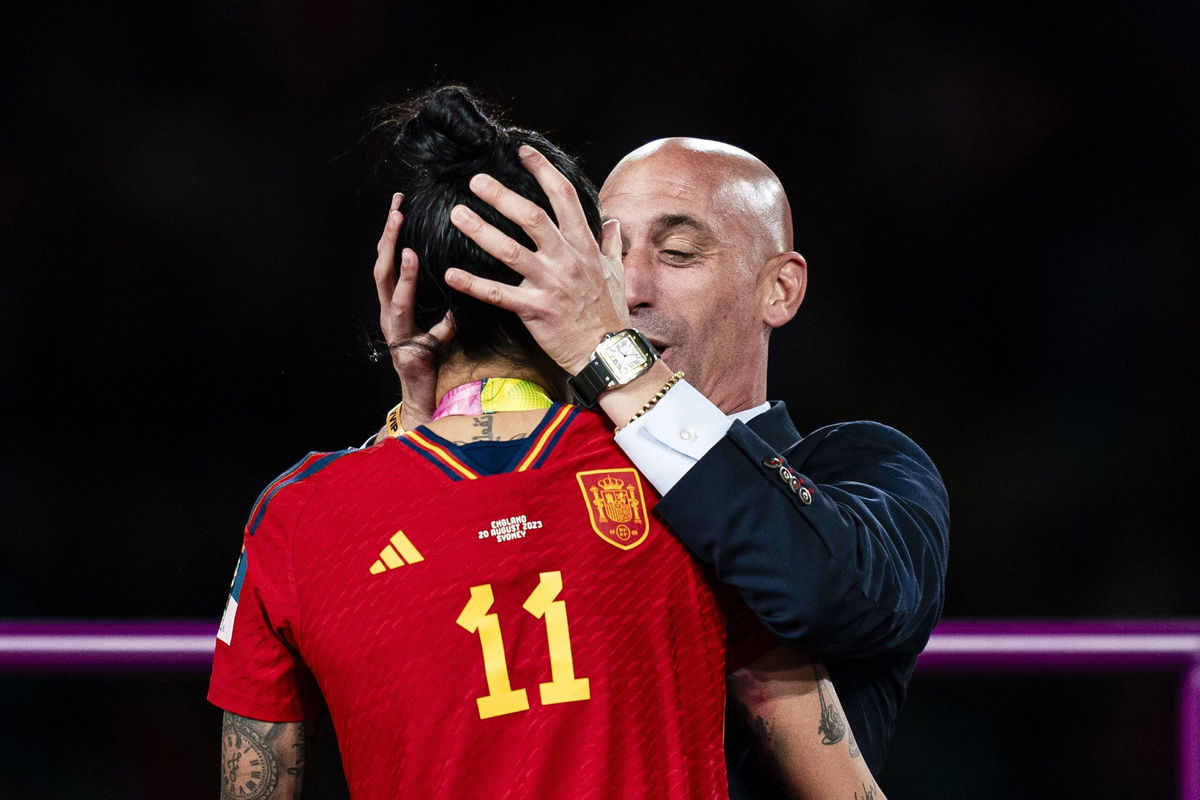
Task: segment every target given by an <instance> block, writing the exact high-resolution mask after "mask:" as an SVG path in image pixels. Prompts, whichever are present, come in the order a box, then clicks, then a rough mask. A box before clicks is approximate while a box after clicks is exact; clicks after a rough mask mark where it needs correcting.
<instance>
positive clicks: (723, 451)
mask: <svg viewBox="0 0 1200 800" xmlns="http://www.w3.org/2000/svg"><path fill="white" fill-rule="evenodd" d="M522 158H523V159H524V161H525V164H526V166H527V168H528V169H529V170H530V171H531V172H532V173H533V174H534V175H535V176H537V178H538V180H539V182H540V183H541V185H542V187H543V188H544V189H545V190H546V193H547V195H548V196H549V197H550V199H551V203H552V206H553V209H554V216H555V218H556V220H557V224H556V223H555V222H554V221H553V220H551V218H550V217H549V215H547V214H545V213H544V212H541V211H540V209H533V208H530V204H528V203H527V201H524V200H523V199H522V198H520V197H519V196H517V195H515V194H514V193H512V192H510V191H508V190H507V189H505V188H504V187H503V186H502V185H500V184H499V183H498V182H496V181H495V180H493V179H491V178H489V177H488V176H476V177H475V178H473V179H472V182H471V188H472V190H473V191H474V192H475V193H476V194H477V195H479V196H480V197H481V198H482V199H483V200H485V201H487V202H488V203H490V204H492V205H493V206H495V207H496V208H497V209H498V210H499V211H501V212H502V213H504V214H505V215H506V216H508V217H509V218H510V219H512V220H513V221H514V222H517V223H518V224H521V225H522V227H523V228H524V230H525V232H526V233H527V234H528V235H529V236H530V238H531V239H532V241H533V242H534V243H535V246H536V247H535V249H534V250H529V249H527V248H525V247H523V246H521V245H520V244H518V243H517V242H515V241H514V240H512V239H510V238H508V237H507V236H505V235H504V234H502V233H500V232H499V231H498V230H496V229H495V228H492V227H491V226H489V225H487V224H486V223H484V222H483V220H481V219H480V218H479V217H478V216H477V215H475V214H474V213H472V212H471V211H470V210H469V209H466V208H465V207H461V206H460V207H457V208H455V209H454V211H453V212H452V215H451V219H452V221H453V222H454V224H455V225H456V226H457V227H458V228H459V229H460V230H462V231H463V232H464V233H465V234H466V235H467V236H469V237H471V238H472V239H474V240H475V241H476V242H477V243H478V244H479V245H480V246H481V247H483V248H484V249H485V250H487V251H488V252H490V253H492V254H493V255H495V256H496V257H497V258H500V259H501V260H502V261H504V262H505V263H507V264H509V265H510V266H512V267H513V268H514V269H515V270H516V271H517V272H519V273H520V274H521V275H523V276H525V279H524V281H522V283H521V284H520V285H519V286H507V285H503V284H498V283H494V282H490V281H486V280H483V279H480V278H478V277H476V276H472V275H470V274H468V273H465V272H462V271H459V270H451V271H448V272H447V273H446V282H447V283H448V284H450V285H451V286H452V287H454V288H455V289H457V290H459V291H462V292H465V293H466V294H469V295H472V296H474V297H477V298H479V299H481V300H484V301H487V302H490V303H494V304H496V305H498V306H501V307H503V308H506V309H509V310H511V311H514V312H516V313H517V314H519V315H520V316H521V318H522V319H523V320H524V321H525V323H526V326H527V327H528V328H529V330H530V332H531V333H532V334H533V335H534V337H535V338H536V339H537V341H538V343H539V344H540V345H541V346H542V348H543V349H544V350H546V352H547V353H548V354H549V355H550V356H551V357H552V358H554V360H555V361H556V362H557V363H558V364H559V365H560V366H562V367H563V368H564V369H566V370H567V371H568V372H569V373H571V374H572V375H575V376H579V377H578V378H577V381H576V386H583V387H584V389H583V394H584V395H587V394H588V387H589V386H591V387H594V386H596V385H597V384H596V383H595V381H594V378H595V376H594V375H593V374H592V373H594V372H596V371H597V369H599V368H598V367H596V366H595V365H596V363H597V362H598V361H599V355H601V353H600V351H601V350H602V349H604V347H605V344H604V343H605V342H606V341H607V340H608V338H611V337H610V335H611V334H613V333H614V332H617V331H622V330H625V329H630V328H633V329H637V330H638V331H640V332H641V333H642V334H643V335H644V336H645V337H646V338H647V339H648V340H649V341H650V343H651V344H652V345H653V346H654V348H656V349H657V350H658V351H659V354H660V357H659V358H657V359H654V358H653V356H651V357H649V358H648V359H647V360H649V361H650V362H651V363H650V365H649V367H648V368H645V369H643V370H641V371H640V373H639V374H637V375H636V376H634V377H632V378H630V377H629V376H627V375H626V376H618V375H613V374H611V371H610V374H609V375H607V376H602V383H601V384H600V387H601V391H600V392H599V393H598V396H592V397H588V396H583V397H582V398H581V399H582V400H583V401H584V402H585V403H586V402H589V401H594V402H596V403H597V404H598V405H599V406H600V408H602V409H603V411H604V413H606V414H607V415H608V416H609V417H610V418H611V419H612V421H613V422H614V423H615V424H616V425H617V426H618V429H617V433H616V441H617V443H618V444H619V445H620V446H621V447H622V448H623V449H624V450H625V452H626V453H627V454H628V455H629V456H630V458H631V459H632V460H633V461H634V463H635V464H637V466H638V467H639V468H640V469H641V470H642V472H643V473H644V474H645V475H646V477H647V478H648V479H649V480H650V481H651V482H652V483H653V484H654V486H655V487H656V488H657V489H658V490H659V492H660V493H661V494H662V495H663V498H662V500H661V501H660V502H659V504H658V505H657V506H656V508H655V511H656V513H657V514H658V515H659V516H661V517H662V518H663V519H664V520H665V521H666V522H667V523H668V524H669V525H670V526H671V528H672V529H673V530H674V531H675V533H676V534H677V535H678V536H679V538H680V539H681V540H682V541H683V542H684V544H685V545H686V546H687V547H688V548H689V550H690V551H691V552H692V553H693V554H694V555H695V556H696V557H697V558H698V559H700V560H701V561H703V562H704V563H706V564H709V565H711V566H712V568H713V569H714V571H715V573H716V575H717V577H718V578H719V579H720V580H721V581H723V582H725V583H727V584H730V585H732V586H734V587H736V588H737V589H738V591H739V592H740V593H741V595H742V597H743V598H744V599H745V601H746V603H747V605H748V606H749V608H750V609H751V610H752V611H753V612H754V613H755V615H756V616H757V617H758V618H759V619H760V620H761V621H762V623H763V624H764V625H765V626H766V627H767V628H768V629H769V630H770V631H771V632H772V633H773V634H774V635H775V637H776V638H777V639H778V640H779V641H780V642H781V643H783V645H785V646H786V648H790V649H789V650H782V651H778V652H775V653H773V654H772V656H771V658H769V659H766V660H764V661H763V662H760V664H758V665H756V667H758V668H757V669H753V670H743V671H742V672H741V673H739V674H738V675H737V676H735V677H736V679H737V680H739V681H741V682H743V683H744V684H749V686H750V687H751V690H752V692H753V691H757V692H758V694H759V696H763V697H769V698H773V699H774V700H777V702H774V703H773V704H772V703H766V704H761V703H760V704H759V705H758V706H757V707H756V709H755V714H756V717H757V718H756V719H754V720H751V724H753V725H755V726H756V727H757V728H758V729H759V733H760V736H761V735H762V734H763V732H764V729H766V730H765V733H766V736H765V740H766V742H767V745H768V749H769V750H771V751H772V753H770V755H773V756H774V757H775V758H777V759H780V760H785V761H786V759H787V756H788V752H789V749H790V748H789V743H788V742H787V741H780V740H773V737H772V735H771V734H772V731H773V730H774V731H780V732H782V731H784V730H787V729H788V726H787V724H786V723H787V715H788V713H789V712H788V699H789V697H790V696H791V694H792V691H793V688H792V687H795V686H797V685H798V684H797V680H798V678H799V677H800V675H801V672H802V670H803V669H805V668H807V669H811V670H813V676H812V677H816V678H818V679H819V678H822V677H824V675H823V674H822V672H821V669H822V668H821V666H820V662H814V663H813V665H811V666H808V667H805V666H804V665H805V664H806V662H804V661H803V660H802V659H801V657H800V656H799V655H798V651H804V652H807V653H812V654H818V655H819V656H820V658H821V660H823V661H824V664H825V668H827V670H828V675H829V677H831V678H832V681H833V683H834V685H836V686H837V689H838V693H839V695H840V697H841V700H842V704H843V706H844V707H845V711H846V716H847V718H848V720H849V722H850V723H851V725H852V727H853V730H854V731H855V732H856V733H857V735H858V741H857V743H856V742H855V741H854V738H853V736H849V737H848V736H847V735H846V730H847V729H846V726H845V721H843V720H842V719H841V718H840V717H839V716H838V715H837V714H836V710H835V709H833V708H832V707H831V708H830V713H829V714H828V715H826V714H822V716H821V722H820V725H819V726H818V729H817V730H813V731H811V733H810V734H809V735H811V736H814V737H819V738H820V741H821V744H823V745H827V746H829V747H847V748H849V749H850V752H851V753H852V754H853V755H854V756H855V757H857V756H858V755H859V754H860V753H861V756H862V757H863V758H864V759H865V761H866V764H867V765H868V766H869V767H870V770H871V772H872V773H874V774H878V771H879V769H880V768H881V767H882V764H883V760H884V757H885V755H886V751H887V745H888V741H889V738H890V735H891V731H892V728H893V724H894V722H895V718H896V715H897V713H898V711H899V709H900V705H901V703H902V702H903V698H904V693H905V689H906V687H907V684H908V680H909V677H910V675H911V673H912V669H913V666H914V665H915V663H916V658H917V655H918V654H919V653H920V652H921V650H922V649H923V648H924V646H925V643H926V641H927V640H928V637H929V633H930V631H931V630H932V628H933V626H934V624H935V623H936V622H937V620H938V618H939V616H940V613H941V608H942V596H943V586H944V580H945V570H946V556H947V549H948V529H949V513H948V503H947V497H946V492H945V488H944V486H943V484H942V480H941V477H940V476H939V475H938V472H937V470H936V468H935V467H934V465H933V463H932V462H931V461H930V460H929V458H928V457H927V456H926V455H925V453H924V452H922V450H921V449H920V448H919V447H918V446H917V445H916V444H915V443H913V442H912V441H911V440H910V439H908V438H907V437H905V436H904V435H903V434H901V433H900V432H899V431H896V430H894V429H892V428H889V427H887V426H884V425H881V424H878V423H874V422H861V421H860V422H849V423H841V424H837V425H830V426H826V427H823V428H819V429H817V430H815V431H813V432H812V433H810V434H808V435H807V436H801V435H800V434H799V432H798V431H797V429H796V427H795V426H794V424H793V423H792V421H791V419H790V418H789V417H788V414H787V411H786V409H785V408H784V406H783V404H782V403H770V404H769V403H767V401H766V386H767V356H768V342H769V338H770V334H771V332H772V331H773V330H775V329H776V328H779V327H781V326H782V325H784V324H786V323H787V322H788V321H790V320H791V319H792V318H793V317H794V316H795V314H796V312H797V311H798V309H799V307H800V304H801V302H802V301H803V299H804V294H805V290H806V288H807V274H808V267H807V264H806V263H805V261H804V259H803V257H801V256H800V254H799V253H797V252H795V251H794V250H793V249H792V247H793V244H792V228H791V210H790V208H789V206H788V201H787V197H786V195H785V193H784V191H783V187H782V186H781V185H780V182H779V180H778V178H777V177H776V176H775V174H774V173H773V172H772V171H771V170H770V169H769V168H768V167H767V166H766V165H765V164H763V163H762V162H761V161H760V160H759V159H757V158H755V157H754V156H752V155H751V154H749V153H747V152H745V151H743V150H740V149H738V148H736V147H732V146H730V145H726V144H722V143H719V142H712V141H707V140H701V139H686V138H674V139H664V140H659V141H655V142H651V143H649V144H647V145H645V146H643V147H641V148H638V149H637V150H635V151H634V152H632V153H630V154H629V155H628V156H626V157H625V158H624V159H622V160H621V162H620V163H618V164H617V166H616V167H615V168H614V170H613V171H612V173H611V175H610V176H609V178H608V180H606V181H605V183H604V185H603V187H602V188H601V191H600V201H601V207H602V209H603V211H604V213H605V215H606V216H607V217H608V218H609V221H608V222H606V224H605V227H604V231H603V234H602V237H601V241H600V242H599V243H597V242H596V241H595V240H594V239H593V238H592V236H591V235H590V233H589V232H588V230H587V228H586V225H585V224H584V223H583V221H582V220H583V217H582V213H581V212H580V211H579V207H578V202H577V201H576V199H575V197H574V193H573V189H572V188H571V186H570V184H569V183H568V182H567V181H565V179H563V178H562V176H561V175H558V174H557V173H556V172H555V171H554V169H553V168H552V167H551V166H550V165H549V163H548V162H546V160H545V159H544V158H543V157H542V156H541V155H540V154H539V153H537V152H536V151H534V150H532V149H531V148H522ZM402 272H403V270H402ZM383 323H384V325H383V327H384V331H385V335H386V336H387V338H388V341H389V342H394V341H397V339H403V340H405V341H411V340H412V339H413V336H412V333H413V332H412V331H411V330H406V329H404V325H405V323H404V322H403V320H400V319H397V318H394V317H393V318H392V319H390V320H389V318H388V312H387V311H386V309H385V312H384V315H383ZM389 328H390V329H389ZM631 346H632V345H631ZM405 350H410V351H413V352H415V350H414V349H413V348H400V349H399V350H396V351H394V352H395V353H396V354H397V369H398V371H399V372H400V373H401V377H402V379H403V378H405V370H406V369H408V370H410V371H411V370H412V366H411V364H412V362H405V359H406V358H408V356H406V354H405V352H404V351H405ZM422 352H428V351H422ZM594 356H595V358H594ZM674 370H680V371H682V372H684V373H685V374H686V379H684V380H677V379H675V378H674V377H673V374H672V373H673V371H674ZM411 385H413V386H419V385H420V383H419V381H413V382H411ZM404 391H405V397H404V399H405V406H404V407H403V408H404V409H405V413H406V414H408V413H412V414H413V417H412V418H411V421H408V420H407V418H406V422H405V427H410V426H411V425H415V424H420V423H421V422H423V420H422V419H420V418H419V417H420V413H421V412H420V409H421V405H422V398H419V397H415V396H414V395H413V393H412V392H410V391H409V390H407V389H405V390H404ZM410 400H412V401H413V402H411V411H409V408H410ZM425 402H428V401H427V400H425ZM817 686H818V687H819V686H820V683H819V681H818V683H817ZM741 688H742V689H743V693H744V690H745V689H746V686H745V685H743V686H742V687H741ZM822 707H824V704H822ZM731 718H732V717H731ZM750 741H751V737H750V736H749V735H748V731H746V730H745V729H739V728H737V727H736V726H735V727H731V730H730V732H729V738H728V740H727V750H728V752H729V763H730V788H731V794H732V795H733V796H735V797H774V796H780V789H779V788H778V787H777V786H775V785H774V782H773V781H772V780H771V779H770V777H769V776H770V770H769V769H768V768H767V767H765V766H764V765H763V763H762V762H761V761H759V760H757V758H758V757H757V756H756V754H755V753H753V752H751V750H750V744H749V743H750ZM873 789H874V787H873V786H866V785H864V787H863V795H862V796H867V795H869V793H870V792H871V791H873ZM856 794H857V793H856Z"/></svg>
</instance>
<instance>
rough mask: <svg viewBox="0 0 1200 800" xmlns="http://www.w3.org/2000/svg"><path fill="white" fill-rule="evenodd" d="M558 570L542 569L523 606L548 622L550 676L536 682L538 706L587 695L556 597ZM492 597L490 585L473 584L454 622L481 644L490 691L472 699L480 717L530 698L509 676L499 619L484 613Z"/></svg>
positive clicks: (521, 707) (514, 708)
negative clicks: (543, 680)
mask: <svg viewBox="0 0 1200 800" xmlns="http://www.w3.org/2000/svg"><path fill="white" fill-rule="evenodd" d="M562 588H563V583H562V573H561V572H543V573H541V574H540V575H539V576H538V585H537V587H536V588H535V589H534V590H533V592H532V593H531V594H530V595H529V597H527V598H526V599H525V603H524V605H523V606H522V607H523V608H524V609H525V610H526V611H528V612H529V613H530V614H532V615H533V616H534V617H537V618H538V619H544V620H545V621H546V644H547V647H548V648H549V651H550V681H549V682H548V683H543V684H540V685H539V686H538V690H539V694H540V696H541V700H542V705H551V704H553V703H571V702H575V701H577V700H589V699H591V696H592V692H591V685H590V683H589V681H588V679H587V678H576V677H575V658H574V656H573V655H572V653H571V632H570V629H569V627H568V625H567V604H566V603H565V602H563V601H562V600H558V599H556V598H557V597H558V595H559V593H560V592H561V591H562ZM493 602H495V596H494V595H493V594H492V585H491V584H490V583H485V584H483V585H482V586H472V587H471V599H470V600H469V601H468V602H467V605H466V606H465V607H464V608H463V610H462V613H461V614H459V615H458V624H459V625H461V626H462V627H463V628H466V630H467V632H468V633H478V634H479V646H480V647H481V648H482V649H483V670H484V674H485V676H486V678H487V687H488V693H487V695H486V696H484V697H479V698H476V700H475V702H476V703H477V704H478V706H479V718H480V719H487V718H489V717H498V716H500V715H501V714H515V713H516V712H518V711H527V710H529V697H528V695H527V694H526V693H525V690H524V689H516V690H514V689H513V688H512V683H511V682H510V681H509V677H508V661H507V659H505V657H504V640H503V638H502V637H501V635H500V619H499V617H497V616H496V615H495V614H489V613H487V612H488V611H489V610H490V609H491V607H492V603H493Z"/></svg>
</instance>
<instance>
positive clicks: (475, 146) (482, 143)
mask: <svg viewBox="0 0 1200 800" xmlns="http://www.w3.org/2000/svg"><path fill="white" fill-rule="evenodd" d="M409 113H410V114H411V116H410V118H409V119H408V121H407V122H405V123H403V124H402V126H401V127H400V129H399V130H398V131H397V136H396V138H395V142H394V143H395V148H396V149H395V156H396V157H398V158H399V160H400V161H402V162H403V163H404V165H406V166H407V167H408V168H409V169H410V170H412V171H413V172H415V173H418V174H419V173H422V172H425V173H427V174H429V175H430V176H431V177H436V176H440V175H461V174H467V175H470V174H474V172H478V171H480V169H481V168H482V166H483V164H484V163H486V162H487V161H488V159H489V158H490V157H491V155H492V153H493V152H494V150H495V148H496V147H497V145H499V146H501V147H505V146H507V145H508V144H509V143H508V141H507V139H508V137H507V136H506V135H505V133H504V131H503V130H502V129H501V128H500V127H498V126H497V124H496V123H495V122H494V121H493V120H492V119H491V118H489V117H488V116H487V115H486V114H485V113H484V111H483V109H482V108H480V106H479V103H478V101H477V100H476V99H475V98H474V97H473V96H472V95H471V93H470V92H469V91H468V90H467V89H465V88H463V87H462V86H444V87H442V88H440V89H435V90H434V91H432V92H429V93H428V94H426V95H424V96H422V97H420V98H418V99H417V100H416V101H415V102H414V103H413V104H412V105H411V106H410V107H409Z"/></svg>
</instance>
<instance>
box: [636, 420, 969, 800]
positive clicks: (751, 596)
mask: <svg viewBox="0 0 1200 800" xmlns="http://www.w3.org/2000/svg"><path fill="white" fill-rule="evenodd" d="M780 459H782V460H783V462H784V464H785V465H786V469H784V470H782V471H781V470H780V464H779V460H780ZM789 473H790V475H791V477H792V478H794V480H792V479H789V477H788V476H789ZM803 490H807V491H803ZM806 500H807V501H808V502H806ZM656 511H657V512H658V513H659V514H660V515H661V516H662V518H663V519H664V520H666V522H667V523H668V524H669V525H670V526H671V528H672V529H673V530H674V532H675V533H676V535H678V537H679V538H680V539H681V540H682V541H683V543H684V544H685V545H686V546H687V547H688V549H689V550H691V552H692V553H693V554H694V555H695V556H696V557H697V558H699V559H700V560H701V561H702V562H704V563H706V564H709V565H711V566H712V568H713V569H714V570H715V572H716V575H717V577H718V578H719V579H720V580H721V581H722V582H724V583H726V584H729V585H731V586H733V587H734V588H736V589H737V590H738V591H739V593H740V594H741V595H742V598H743V599H744V600H745V601H746V604H747V605H748V606H749V607H750V609H751V610H752V611H753V612H754V613H755V615H756V616H757V617H758V618H759V619H760V620H762V622H763V623H764V624H765V625H766V626H767V628H768V629H769V630H770V631H771V632H772V633H773V634H774V635H775V637H776V638H777V639H779V640H780V641H781V642H784V643H785V644H788V645H790V646H793V647H795V648H797V649H799V650H803V651H805V652H808V653H812V654H814V655H817V656H820V657H821V658H822V660H823V661H824V662H825V666H826V668H827V669H828V671H829V676H830V679H831V680H832V681H833V684H834V686H835V687H836V688H837V692H838V696H839V698H840V699H841V702H842V706H843V708H844V709H845V711H846V716H847V718H848V721H849V723H850V724H851V726H852V727H853V731H854V735H855V737H856V739H857V743H858V745H859V749H860V750H861V752H862V754H863V757H864V758H865V759H866V762H867V765H868V766H869V767H870V768H871V771H872V772H873V773H875V774H878V772H879V769H880V768H881V767H882V765H883V761H884V758H885V756H886V754H887V747H888V742H889V739H890V737H891V733H892V728H893V725H894V723H895V720H896V715H897V713H898V712H899V710H900V706H901V704H902V703H903V701H904V693H905V689H906V687H907V685H908V680H909V677H910V675H911V674H912V669H913V666H914V665H915V664H916V660H917V656H918V655H919V654H920V652H921V650H922V649H924V647H925V643H926V642H927V641H928V639H929V633H930V631H931V630H932V629H933V626H934V624H935V623H936V622H937V621H938V619H939V617H940V616H941V611H942V600H943V587H944V583H945V575H946V558H947V550H948V547H949V540H948V537H949V524H950V522H949V505H948V500H947V497H946V490H945V486H944V485H943V483H942V479H941V476H940V475H939V474H938V471H937V469H936V468H935V467H934V465H933V462H932V461H930V460H929V457H928V456H926V455H925V453H924V452H923V451H922V450H921V448H920V447H918V446H917V445H916V444H915V443H914V442H913V441H912V440H911V439H909V438H908V437H906V436H905V435H904V434H902V433H900V432H899V431H897V430H895V429H894V428H889V427H888V426H886V425H881V424H879V423H876V422H846V423H840V424H837V425H830V426H827V427H824V428H820V429H818V430H816V431H814V432H812V433H811V434H809V435H808V436H801V435H800V434H799V432H798V431H797V430H796V427H795V425H793V424H792V421H791V419H790V417H789V416H788V413H787V409H786V408H785V407H784V405H783V404H782V403H773V404H772V406H771V408H770V410H768V411H766V412H764V413H762V414H760V415H759V416H757V417H755V418H754V419H752V420H751V421H750V422H749V424H744V423H742V422H735V423H734V424H733V427H732V428H730V430H729V432H728V434H727V435H726V436H725V437H724V438H723V439H722V440H721V441H720V442H718V443H717V444H716V445H715V446H713V448H712V449H711V450H709V452H708V453H706V454H705V455H704V457H703V458H701V459H700V460H699V461H698V462H697V463H696V464H695V465H694V466H693V467H692V468H691V469H690V470H689V471H688V472H687V474H686V475H685V476H684V477H683V479H682V480H680V481H679V483H677V484H676V485H675V486H674V487H673V488H672V489H671V491H669V492H668V493H667V494H666V495H665V496H664V497H663V498H662V500H661V501H660V502H659V504H658V506H657V507H656ZM730 711H731V713H730V715H729V719H730V721H731V724H730V730H729V731H728V733H727V740H726V752H727V755H728V758H729V768H730V774H729V780H730V791H731V795H732V796H733V797H735V798H769V797H782V796H783V795H782V794H780V793H779V790H778V789H777V788H775V787H774V786H773V785H772V783H771V781H770V777H769V772H768V770H767V769H766V767H765V765H763V764H762V763H761V762H760V761H759V760H758V759H757V757H756V755H755V754H754V752H753V751H752V748H751V745H750V735H749V732H748V731H746V730H744V729H741V728H740V727H739V726H737V725H736V723H735V722H734V720H735V719H736V715H734V714H733V713H732V709H731V710H730ZM813 735H817V734H816V732H815V731H814V734H813Z"/></svg>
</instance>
